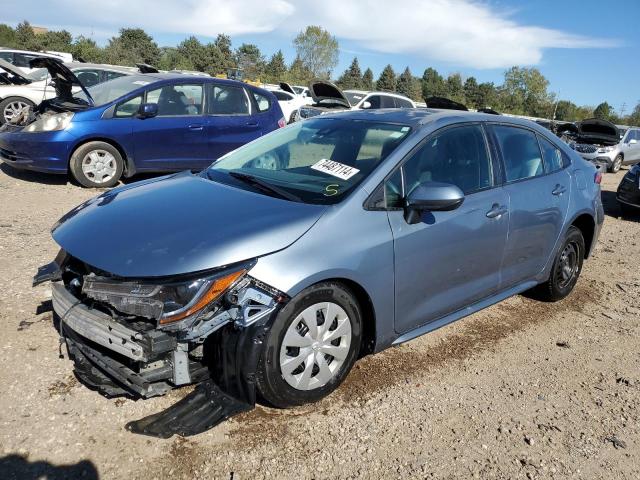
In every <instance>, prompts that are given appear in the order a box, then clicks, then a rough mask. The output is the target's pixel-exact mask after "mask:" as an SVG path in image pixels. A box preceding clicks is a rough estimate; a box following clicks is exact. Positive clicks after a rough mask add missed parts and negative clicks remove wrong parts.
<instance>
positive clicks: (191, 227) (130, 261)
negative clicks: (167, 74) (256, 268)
mask: <svg viewBox="0 0 640 480" xmlns="http://www.w3.org/2000/svg"><path fill="white" fill-rule="evenodd" d="M326 209H327V207H326V206H322V205H309V204H304V203H297V202H289V201H286V200H281V199H278V198H273V197H268V196H265V195H261V194H258V193H254V192H250V191H245V190H242V189H238V188H234V187H230V186H227V185H223V184H220V183H216V182H213V181H210V180H207V179H206V178H205V177H203V176H200V175H194V174H191V173H190V172H184V173H181V174H177V175H172V176H168V177H163V178H160V179H152V180H148V181H144V182H140V183H138V184H132V185H129V186H125V187H121V188H119V189H114V190H111V191H110V192H107V193H104V194H102V195H100V196H98V197H96V198H94V199H92V200H89V201H88V202H85V203H84V204H82V205H80V206H78V207H76V208H75V209H73V210H72V211H70V212H69V213H67V214H66V215H65V216H64V217H62V218H61V219H60V221H59V222H58V224H56V226H54V229H53V232H52V233H53V238H54V240H55V241H56V242H57V243H58V244H59V245H60V246H61V247H62V248H63V249H64V250H65V251H66V252H68V253H69V254H71V255H72V256H74V257H76V258H78V259H79V260H81V261H83V262H85V263H87V264H89V265H91V266H92V267H94V268H97V269H100V270H104V271H106V272H109V273H111V274H113V275H117V276H120V277H128V278H142V277H164V276H173V275H181V274H186V273H193V272H198V271H202V270H208V269H213V268H217V267H221V266H225V265H230V264H233V263H236V262H240V261H244V260H248V259H252V258H256V257H260V256H264V255H267V254H269V253H272V252H275V251H278V250H282V249H284V248H286V247H288V246H289V245H291V244H292V243H294V242H295V241H296V240H297V239H298V238H300V237H301V236H302V235H303V234H304V233H305V232H306V231H307V230H309V228H311V227H312V226H313V224H314V223H315V222H316V221H317V220H318V219H319V218H320V216H321V215H322V213H323V212H324V211H325V210H326Z"/></svg>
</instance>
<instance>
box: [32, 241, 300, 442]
mask: <svg viewBox="0 0 640 480" xmlns="http://www.w3.org/2000/svg"><path fill="white" fill-rule="evenodd" d="M95 278H96V276H95V273H93V272H86V271H82V268H79V265H78V264H77V262H76V263H73V262H69V259H68V257H66V256H65V255H62V254H61V255H59V256H58V258H57V259H56V261H55V262H52V263H51V264H49V265H46V266H44V267H41V268H40V269H38V273H37V275H36V276H35V277H34V285H39V284H41V283H44V282H47V281H50V282H52V285H51V290H52V304H53V309H54V311H55V313H56V315H57V317H58V319H59V333H60V337H61V341H62V342H63V343H65V344H66V347H67V352H68V354H69V357H70V358H71V359H72V360H73V361H74V367H75V368H74V371H75V374H76V376H77V377H78V379H79V380H80V381H81V382H82V383H84V384H85V385H86V386H88V387H90V388H92V389H95V390H97V391H98V392H100V393H101V394H102V395H104V396H106V397H109V398H111V397H117V396H128V397H131V398H150V397H154V396H159V395H164V394H165V393H167V392H168V391H170V390H172V389H174V388H176V387H179V386H183V385H189V384H191V385H193V384H195V385H196V386H195V389H194V390H193V391H192V392H191V393H189V394H188V395H187V396H186V397H184V398H183V399H182V400H180V401H178V402H177V403H176V404H174V405H172V406H171V407H169V408H167V409H166V410H164V411H162V412H158V413H156V414H153V415H150V416H148V417H145V418H142V419H140V420H136V421H132V422H129V423H128V424H127V425H126V428H127V429H128V430H129V431H131V432H133V433H138V434H143V435H150V436H154V437H160V438H169V437H171V436H172V435H176V434H177V435H182V436H189V435H196V434H198V433H202V432H204V431H206V430H208V429H210V428H213V427H215V426H216V425H218V424H219V423H221V422H223V421H224V420H226V419H228V418H230V417H232V416H234V415H237V414H238V413H241V412H245V411H247V410H251V409H252V408H253V407H254V406H255V402H256V386H255V372H256V369H257V365H258V361H259V358H260V354H261V352H262V348H263V342H264V339H265V338H266V334H267V332H268V331H269V328H270V326H271V324H272V323H273V321H274V318H275V316H276V315H277V313H278V312H279V310H280V309H281V308H282V306H283V305H284V303H285V302H286V300H287V297H286V296H285V295H283V294H281V293H280V292H277V291H275V290H272V289H270V287H268V286H266V285H262V284H260V283H259V282H256V281H254V280H253V279H251V278H250V277H248V276H247V277H244V278H242V279H241V281H239V282H237V283H236V284H235V285H234V286H233V288H231V289H230V290H229V291H228V292H227V294H226V295H225V296H224V297H221V298H220V299H219V301H216V302H214V304H212V305H210V307H209V308H210V309H209V310H208V311H207V314H206V315H203V316H201V317H198V318H197V319H196V320H195V321H193V322H191V323H189V325H188V326H187V327H186V328H181V329H175V328H174V329H171V328H163V327H162V326H160V327H159V326H158V324H157V323H156V321H155V320H153V319H149V318H145V317H140V316H137V315H134V314H131V313H125V312H122V311H121V310H120V311H119V310H118V309H117V308H116V307H115V306H114V304H115V303H116V302H115V301H114V302H111V303H109V302H105V301H100V300H96V299H95V298H92V296H91V294H92V292H91V291H88V292H87V293H85V290H84V287H83V286H84V285H85V283H86V284H89V285H91V281H92V280H93V279H95ZM112 282H115V281H112ZM115 285H116V286H117V284H115ZM119 300H120V299H119Z"/></svg>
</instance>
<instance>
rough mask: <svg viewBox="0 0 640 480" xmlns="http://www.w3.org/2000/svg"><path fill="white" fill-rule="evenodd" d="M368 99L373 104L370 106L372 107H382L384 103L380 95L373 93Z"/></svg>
mask: <svg viewBox="0 0 640 480" xmlns="http://www.w3.org/2000/svg"><path fill="white" fill-rule="evenodd" d="M366 101H367V102H369V103H370V104H371V106H370V107H369V108H370V109H374V108H382V107H381V106H380V105H382V98H380V95H371V96H370V97H369V98H367V100H366Z"/></svg>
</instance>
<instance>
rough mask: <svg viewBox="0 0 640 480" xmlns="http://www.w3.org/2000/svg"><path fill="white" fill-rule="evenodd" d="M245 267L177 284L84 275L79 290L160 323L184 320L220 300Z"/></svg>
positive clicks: (125, 311)
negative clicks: (126, 280) (116, 279)
mask: <svg viewBox="0 0 640 480" xmlns="http://www.w3.org/2000/svg"><path fill="white" fill-rule="evenodd" d="M247 270H248V269H247V268H246V267H245V268H241V269H238V270H234V271H231V272H229V271H227V272H224V273H222V274H217V275H212V276H209V277H204V278H197V279H192V280H188V281H183V282H176V283H157V284H154V283H146V282H118V281H114V280H112V279H109V278H104V277H95V276H91V275H89V276H86V277H85V278H84V283H83V286H82V293H84V294H85V295H87V296H88V297H89V298H93V299H94V300H98V301H102V302H106V303H108V304H110V305H112V306H113V307H114V308H116V309H117V310H118V311H120V312H122V313H125V314H129V315H136V316H141V317H146V318H150V319H155V320H157V321H158V323H159V324H160V325H167V324H170V323H173V322H178V321H180V320H184V319H185V318H187V317H191V316H193V315H195V314H197V313H199V312H201V311H203V310H204V309H205V307H207V306H208V305H209V304H211V303H212V302H214V301H215V300H217V299H219V298H220V297H221V296H222V294H223V293H225V292H226V291H227V290H228V289H229V287H231V286H232V285H234V284H235V283H236V282H237V281H238V280H240V279H241V278H242V277H243V276H244V275H245V274H246V273H247Z"/></svg>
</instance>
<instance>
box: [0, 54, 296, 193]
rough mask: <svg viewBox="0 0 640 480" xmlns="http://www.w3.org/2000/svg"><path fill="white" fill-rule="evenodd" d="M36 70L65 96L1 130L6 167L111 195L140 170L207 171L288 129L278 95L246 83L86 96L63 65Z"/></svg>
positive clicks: (162, 85)
mask: <svg viewBox="0 0 640 480" xmlns="http://www.w3.org/2000/svg"><path fill="white" fill-rule="evenodd" d="M33 62H35V63H36V65H34V66H36V67H46V68H47V69H48V70H49V72H50V74H51V77H52V79H53V80H54V83H55V87H56V93H57V97H56V98H54V99H52V100H47V101H45V102H43V103H42V104H40V106H39V107H37V109H36V111H35V112H31V113H30V115H28V116H27V113H28V112H25V115H24V118H23V121H22V122H21V123H20V124H19V125H6V126H4V127H3V128H2V129H1V130H0V160H2V161H4V162H5V163H6V164H8V165H11V166H12V167H15V168H23V169H28V170H35V171H39V172H46V173H59V174H66V173H68V172H69V171H70V172H71V174H72V175H73V176H74V178H75V179H76V180H77V181H78V182H79V183H80V184H81V185H83V186H85V187H111V186H113V185H115V184H116V183H117V182H118V180H119V179H120V177H121V176H122V175H124V176H125V177H130V176H132V175H134V174H135V173H138V172H171V171H179V170H186V169H195V170H201V169H203V168H205V167H207V166H208V165H210V164H211V163H212V162H213V161H214V160H215V159H217V158H219V157H221V156H222V155H224V154H226V153H227V152H229V151H231V150H234V149H236V148H238V147H239V146H241V145H244V144H245V143H248V142H250V141H252V140H255V139H256V138H258V137H260V136H261V135H264V134H265V133H269V132H271V131H273V130H275V129H277V128H278V127H282V126H284V125H285V121H284V118H283V116H282V111H281V110H280V106H279V105H278V101H277V100H276V98H275V97H274V96H273V94H272V93H270V92H268V91H266V90H263V89H260V88H256V87H254V86H251V85H247V84H245V83H241V82H236V81H230V80H220V79H216V78H210V77H204V76H195V75H184V74H178V73H174V74H171V73H168V74H161V73H146V74H138V75H130V76H126V77H121V78H118V79H115V80H111V81H109V82H105V83H102V84H99V85H95V86H93V87H91V88H89V89H85V88H84V87H83V86H82V84H81V83H80V82H79V81H78V79H77V78H76V76H75V75H74V74H73V73H72V72H71V71H70V70H69V69H68V68H66V67H65V66H64V65H62V64H61V63H60V62H57V61H55V60H51V59H44V58H39V59H36V60H34V61H33ZM33 62H32V63H33ZM271 161H273V159H272V160H271ZM272 167H275V165H272Z"/></svg>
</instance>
